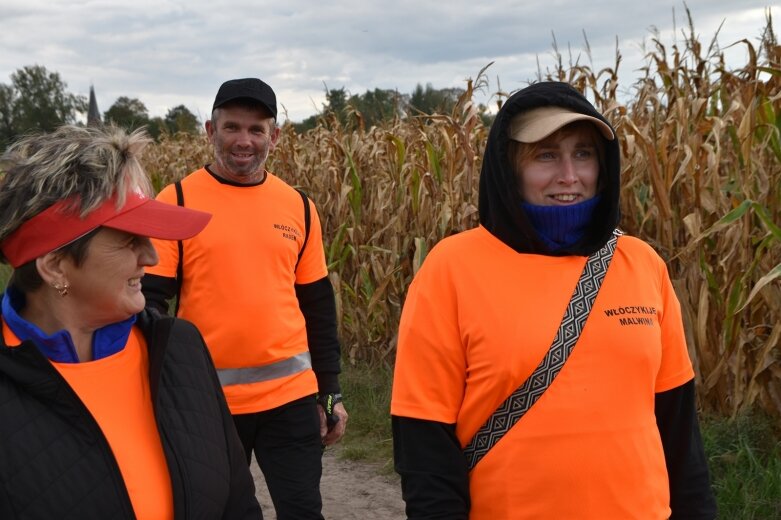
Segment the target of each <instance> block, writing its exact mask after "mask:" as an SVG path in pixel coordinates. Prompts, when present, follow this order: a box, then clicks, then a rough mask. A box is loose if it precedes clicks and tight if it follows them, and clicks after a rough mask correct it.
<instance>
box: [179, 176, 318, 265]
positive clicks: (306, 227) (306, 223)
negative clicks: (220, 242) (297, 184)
mask: <svg viewBox="0 0 781 520" xmlns="http://www.w3.org/2000/svg"><path fill="white" fill-rule="evenodd" d="M296 191H297V192H298V194H299V195H301V200H303V201H304V243H303V244H301V249H300V250H299V251H298V260H296V265H295V267H294V268H293V271H295V270H296V269H298V263H299V262H300V261H301V257H302V256H303V255H304V249H305V248H306V243H307V242H308V241H309V228H310V227H311V224H312V222H311V220H312V215H311V210H310V209H309V198H308V197H307V196H306V193H304V191H303V190H301V189H298V188H296ZM180 258H181V255H180Z"/></svg>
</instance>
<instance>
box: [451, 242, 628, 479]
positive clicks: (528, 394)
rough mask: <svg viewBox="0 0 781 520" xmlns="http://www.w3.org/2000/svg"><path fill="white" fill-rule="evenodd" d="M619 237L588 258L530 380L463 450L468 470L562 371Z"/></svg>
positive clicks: (589, 310)
mask: <svg viewBox="0 0 781 520" xmlns="http://www.w3.org/2000/svg"><path fill="white" fill-rule="evenodd" d="M622 234H623V232H622V231H620V230H618V229H616V230H615V231H614V232H613V236H612V237H610V240H608V241H607V243H606V244H605V245H604V246H602V248H601V249H600V250H599V251H597V252H596V253H594V254H593V255H591V256H589V257H588V260H587V261H586V266H585V267H584V268H583V272H582V273H581V275H580V278H579V279H578V284H577V285H576V286H575V291H574V292H573V293H572V297H571V298H570V301H569V304H567V309H566V310H565V311H564V317H563V318H562V320H561V325H559V330H558V331H557V332H556V337H555V338H554V339H553V343H552V344H551V347H550V349H549V350H548V352H547V354H545V357H544V358H543V360H542V362H541V363H540V364H539V366H537V368H535V369H534V372H532V374H531V375H530V376H529V378H528V379H527V380H526V381H524V382H523V384H522V385H521V386H519V387H518V388H517V389H516V390H515V391H514V392H513V393H512V394H511V395H510V397H508V398H507V399H505V401H504V402H503V403H502V404H501V405H500V406H499V407H498V408H497V409H496V411H494V413H493V414H491V416H490V417H489V418H488V420H487V421H486V422H485V424H483V426H482V427H481V428H480V429H479V430H478V431H477V433H476V434H475V436H474V437H473V438H472V440H471V441H470V442H469V444H468V445H467V446H466V448H464V455H465V456H466V460H467V465H468V466H469V470H470V471H471V470H472V469H473V468H474V467H475V466H476V465H477V463H478V462H480V460H481V459H482V458H483V457H485V455H486V453H488V450H490V449H491V448H493V447H494V445H496V443H497V442H499V440H500V439H501V438H502V437H503V436H504V434H505V433H507V432H508V431H509V430H510V428H512V427H513V426H514V425H515V423H517V422H518V421H519V420H520V418H521V417H523V416H524V414H525V413H526V412H527V411H529V409H530V408H531V407H532V405H533V404H534V403H536V402H537V400H538V399H539V398H540V396H541V395H542V394H543V393H544V392H545V390H547V389H548V387H549V386H550V385H551V383H552V382H553V380H554V379H555V378H556V376H557V375H558V374H559V372H560V371H561V368H562V367H563V366H564V363H565V362H566V361H567V359H568V358H569V355H570V354H571V353H572V349H573V348H574V347H575V343H577V342H578V339H579V338H580V333H581V331H582V330H583V325H584V324H585V323H586V319H588V315H589V313H590V312H591V306H592V305H593V304H594V300H595V299H596V297H597V293H598V292H599V288H600V287H601V285H602V280H603V279H604V278H605V274H606V273H607V269H608V267H609V266H610V260H611V259H612V258H613V252H614V251H615V250H616V243H617V242H618V237H619V236H620V235H622Z"/></svg>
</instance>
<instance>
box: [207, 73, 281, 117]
mask: <svg viewBox="0 0 781 520" xmlns="http://www.w3.org/2000/svg"><path fill="white" fill-rule="evenodd" d="M234 99H251V100H253V101H257V102H258V103H260V104H261V105H263V106H264V107H265V108H266V110H268V111H269V112H270V113H271V115H272V116H274V119H276V118H277V96H276V94H274V91H273V90H272V88H271V87H269V86H268V85H267V84H266V83H264V82H263V81H261V80H259V79H258V78H243V79H231V80H228V81H226V82H225V83H223V84H222V85H220V90H218V91H217V97H215V98H214V106H212V111H214V109H215V108H218V107H221V106H222V105H224V104H225V103H227V102H228V101H233V100H234Z"/></svg>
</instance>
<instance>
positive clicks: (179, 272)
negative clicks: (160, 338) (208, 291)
mask: <svg viewBox="0 0 781 520" xmlns="http://www.w3.org/2000/svg"><path fill="white" fill-rule="evenodd" d="M174 189H176V205H177V206H182V207H184V191H182V181H176V182H175V183H174ZM176 245H177V247H178V248H179V262H178V263H177V264H176V306H175V308H174V316H178V315H179V300H180V299H181V296H182V282H183V281H184V244H182V241H181V240H177V241H176Z"/></svg>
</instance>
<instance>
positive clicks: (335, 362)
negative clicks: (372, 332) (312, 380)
mask: <svg viewBox="0 0 781 520" xmlns="http://www.w3.org/2000/svg"><path fill="white" fill-rule="evenodd" d="M296 297H297V298H298V306H299V307H300V308H301V313H302V314H303V315H304V319H305V320H306V338H307V342H308V343H309V352H310V354H311V355H312V369H313V370H314V372H315V376H316V377H317V388H318V389H319V391H320V393H324V394H325V393H334V394H337V393H340V392H341V390H340V387H339V373H340V372H341V356H342V350H341V347H340V346H339V338H338V336H337V332H336V301H335V300H334V289H333V287H332V286H331V281H330V280H329V279H328V277H327V276H325V277H323V278H321V279H319V280H317V281H316V282H312V283H307V284H300V285H299V284H296Z"/></svg>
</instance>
